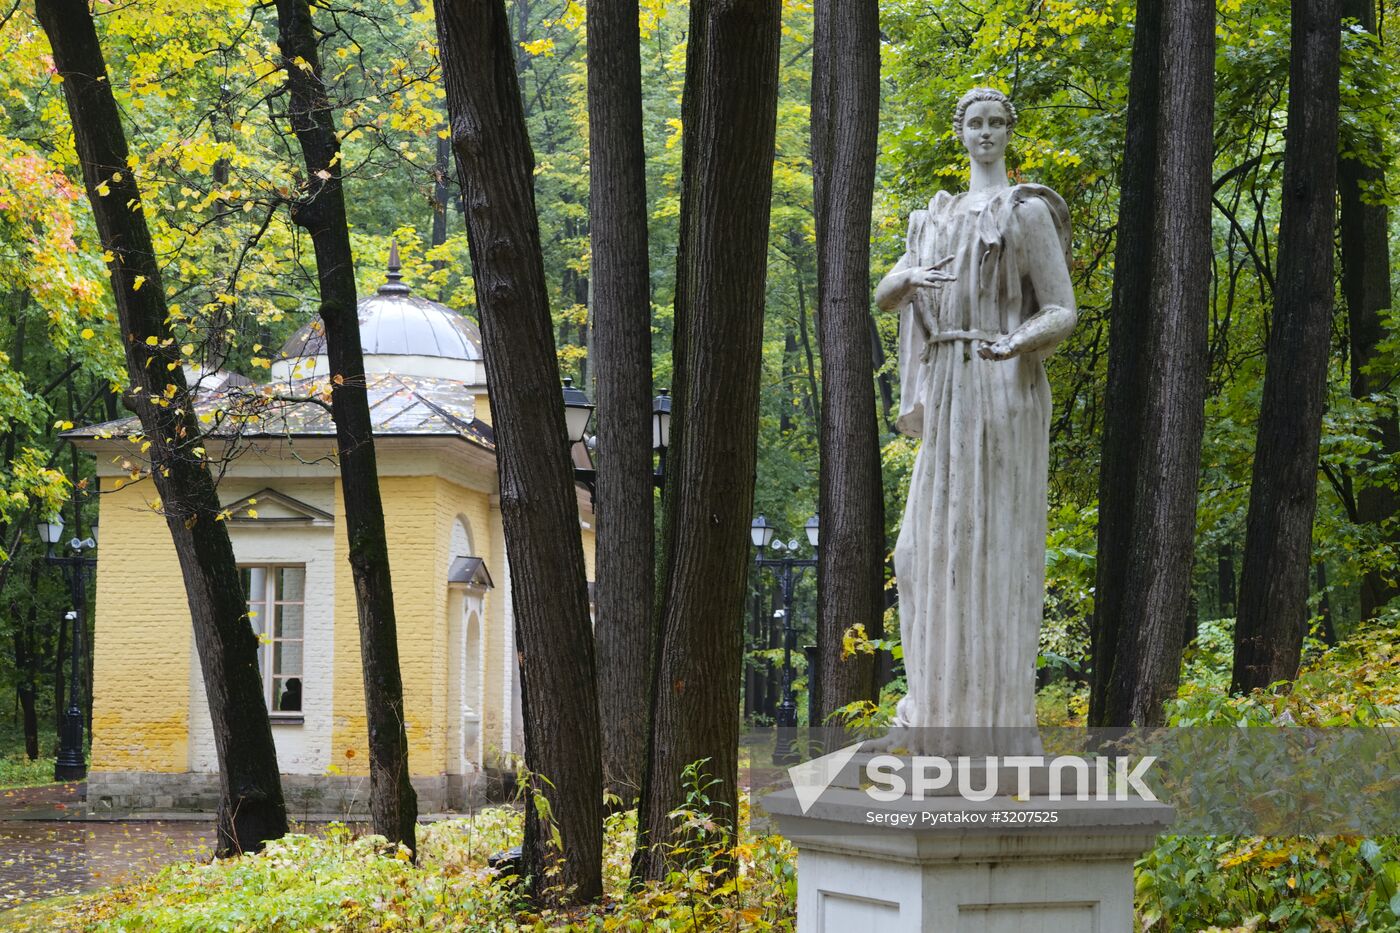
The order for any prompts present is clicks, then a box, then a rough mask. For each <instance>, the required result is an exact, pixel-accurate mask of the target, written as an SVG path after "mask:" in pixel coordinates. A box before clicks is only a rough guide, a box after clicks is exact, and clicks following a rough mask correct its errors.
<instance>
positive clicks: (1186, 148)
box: [1090, 0, 1215, 726]
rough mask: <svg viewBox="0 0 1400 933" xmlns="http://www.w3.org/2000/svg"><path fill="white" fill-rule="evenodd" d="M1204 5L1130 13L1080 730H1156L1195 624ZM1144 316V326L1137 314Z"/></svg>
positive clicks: (1207, 128) (1207, 248) (1176, 4)
mask: <svg viewBox="0 0 1400 933" xmlns="http://www.w3.org/2000/svg"><path fill="white" fill-rule="evenodd" d="M1214 28H1215V13H1214V7H1213V5H1212V4H1210V3H1208V2H1203V0H1164V2H1156V0H1145V2H1143V3H1141V4H1139V6H1138V12H1137V27H1136V30H1135V33H1136V34H1135V38H1134V42H1133V65H1132V77H1131V84H1130V86H1129V102H1128V116H1127V122H1128V128H1127V133H1128V135H1127V143H1126V145H1125V148H1124V155H1123V175H1122V180H1121V186H1120V187H1121V191H1122V195H1121V201H1120V204H1119V218H1120V223H1119V226H1118V255H1117V261H1116V266H1115V274H1114V285H1113V309H1112V323H1111V325H1110V326H1111V330H1110V337H1111V347H1110V354H1109V374H1108V390H1107V395H1108V397H1109V398H1111V399H1113V404H1112V405H1111V406H1109V409H1108V414H1107V417H1106V420H1105V425H1104V440H1103V460H1102V465H1101V473H1100V478H1099V542H1098V583H1097V589H1096V593H1097V602H1096V611H1095V617H1094V625H1093V642H1094V648H1093V653H1094V683H1093V688H1092V692H1091V696H1090V723H1091V724H1092V725H1096V726H1120V725H1129V724H1132V723H1137V724H1139V725H1156V724H1159V723H1160V722H1161V720H1162V703H1163V701H1165V700H1166V699H1167V698H1168V697H1170V696H1171V695H1173V694H1174V693H1175V690H1176V684H1177V679H1178V677H1179V676H1180V674H1179V668H1180V660H1181V649H1182V641H1183V634H1184V630H1185V626H1186V622H1187V618H1188V616H1189V614H1190V612H1191V605H1190V596H1191V569H1192V559H1193V555H1194V545H1195V541H1194V538H1195V528H1196V487H1197V479H1198V475H1199V472H1200V453H1201V434H1202V430H1203V426H1204V418H1205V413H1204V399H1205V388H1206V385H1205V375H1206V372H1205V366H1206V359H1207V357H1206V351H1207V346H1206V340H1207V327H1208V314H1209V308H1210V304H1209V301H1208V298H1209V287H1210V256H1211V229H1210V203H1211V202H1210V195H1211V151H1212V150H1211V146H1212V137H1211V132H1212V129H1211V116H1212V110H1213V104H1214V100H1213V97H1212V79H1213V73H1214V70H1213V69H1214V61H1215V34H1214ZM1144 312H1146V313H1144Z"/></svg>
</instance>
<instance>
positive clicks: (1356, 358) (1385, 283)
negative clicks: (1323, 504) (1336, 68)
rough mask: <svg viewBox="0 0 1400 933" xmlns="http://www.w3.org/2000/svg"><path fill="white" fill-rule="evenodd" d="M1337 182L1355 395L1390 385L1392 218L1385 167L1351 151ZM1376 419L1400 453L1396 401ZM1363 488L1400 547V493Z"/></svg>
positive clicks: (1389, 580) (1365, 507)
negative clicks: (1382, 366) (1386, 363)
mask: <svg viewBox="0 0 1400 933" xmlns="http://www.w3.org/2000/svg"><path fill="white" fill-rule="evenodd" d="M1342 15H1343V16H1345V17H1347V18H1349V19H1355V20H1356V21H1357V23H1358V25H1360V26H1361V28H1362V29H1364V30H1366V31H1367V32H1369V33H1371V34H1372V35H1373V36H1374V35H1375V33H1376V8H1375V4H1374V2H1373V0H1343V2H1342ZM1348 148H1354V149H1361V150H1363V151H1369V152H1371V153H1374V154H1375V155H1376V156H1377V157H1379V155H1380V153H1381V152H1383V151H1384V150H1383V148H1382V146H1381V142H1380V140H1377V139H1369V138H1368V139H1359V140H1353V141H1352V145H1351V146H1350V147H1348ZM1337 187H1338V188H1339V189H1340V194H1341V198H1340V204H1341V224H1340V228H1341V229H1340V233H1341V258H1342V297H1343V299H1344V300H1345V301H1346V306H1347V324H1348V327H1347V331H1348V336H1349V339H1350V344H1351V346H1350V349H1351V394H1352V397H1353V398H1357V399H1365V398H1369V397H1370V396H1371V394H1372V393H1373V392H1378V391H1384V390H1386V389H1387V388H1389V385H1390V379H1389V378H1388V377H1386V376H1385V375H1384V374H1372V373H1367V372H1366V368H1367V367H1368V365H1369V364H1370V363H1371V360H1372V359H1373V358H1374V357H1375V355H1376V350H1377V348H1378V347H1379V346H1380V344H1381V342H1382V341H1384V340H1386V339H1387V338H1388V337H1389V336H1390V335H1389V332H1388V330H1387V328H1386V327H1385V325H1384V323H1383V322H1382V320H1381V312H1383V311H1385V310H1387V309H1388V308H1389V307H1390V239H1389V230H1390V219H1389V211H1388V209H1387V208H1386V205H1385V204H1384V203H1380V202H1379V201H1378V199H1379V197H1380V194H1381V192H1382V191H1383V190H1384V188H1385V167H1384V166H1382V165H1376V164H1367V163H1365V162H1362V161H1361V160H1360V159H1359V158H1355V157H1346V158H1343V159H1342V160H1341V161H1340V162H1339V163H1338V166H1337ZM1383 404H1385V405H1386V407H1385V409H1384V410H1383V411H1382V412H1381V413H1380V414H1379V416H1378V417H1377V418H1376V420H1375V422H1374V429H1375V432H1376V435H1377V438H1378V440H1379V441H1380V450H1379V452H1378V453H1379V455H1380V458H1381V459H1390V458H1392V457H1394V456H1395V455H1396V454H1400V422H1397V419H1396V413H1395V408H1394V402H1385V403H1383ZM1358 485H1359V487H1360V488H1359V490H1358V492H1357V495H1356V510H1357V519H1358V520H1359V521H1360V522H1361V523H1362V524H1366V525H1372V526H1376V527H1377V528H1378V529H1379V530H1380V534H1381V536H1382V539H1383V540H1385V541H1386V542H1388V543H1389V545H1390V547H1391V548H1392V549H1400V529H1397V528H1395V527H1393V526H1391V527H1387V525H1388V523H1390V520H1391V518H1392V517H1393V516H1394V515H1395V512H1396V510H1397V508H1400V493H1397V492H1396V491H1395V490H1394V489H1391V488H1390V487H1389V486H1387V485H1385V484H1383V483H1369V482H1364V481H1363V482H1361V483H1359V484H1358ZM1397 572H1400V571H1397V569H1396V568H1390V569H1389V575H1388V576H1387V575H1386V574H1383V573H1380V572H1377V571H1375V570H1371V571H1368V572H1367V573H1366V576H1365V577H1364V578H1363V580H1362V583H1361V618H1362V620H1363V621H1364V620H1366V619H1372V618H1375V615H1376V611H1377V610H1378V609H1380V608H1381V607H1382V606H1384V605H1385V604H1386V603H1387V602H1389V601H1390V600H1391V599H1392V598H1393V597H1394V596H1395V594H1396V592H1397V587H1396V583H1395V576H1396V574H1397Z"/></svg>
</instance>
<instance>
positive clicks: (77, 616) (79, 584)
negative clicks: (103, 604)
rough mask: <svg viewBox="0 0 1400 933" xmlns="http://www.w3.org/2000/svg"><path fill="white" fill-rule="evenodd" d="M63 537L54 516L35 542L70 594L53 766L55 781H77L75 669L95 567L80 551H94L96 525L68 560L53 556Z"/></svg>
mask: <svg viewBox="0 0 1400 933" xmlns="http://www.w3.org/2000/svg"><path fill="white" fill-rule="evenodd" d="M62 537H63V518H62V516H57V515H56V516H54V517H53V518H51V519H49V520H48V521H46V522H40V523H39V538H40V539H41V540H42V541H43V542H44V545H45V553H44V560H46V561H48V562H49V563H50V564H56V565H58V566H59V567H62V568H63V575H64V576H65V577H67V578H68V586H69V587H70V589H71V590H72V595H73V608H72V610H70V611H69V612H68V613H67V614H66V615H65V616H64V619H65V621H69V622H72V623H73V637H72V646H73V657H72V660H71V661H70V663H69V677H70V679H69V681H68V708H67V709H66V710H64V711H63V725H62V728H61V729H60V730H59V736H58V760H57V761H56V762H55V763H54V769H53V777H54V780H55V781H81V780H82V779H83V778H85V777H87V759H86V758H85V757H84V756H83V710H82V706H81V705H80V704H79V703H78V665H79V663H80V661H79V659H80V658H81V657H82V644H83V641H82V639H83V622H84V620H85V619H86V618H87V572H88V570H89V568H92V567H96V566H97V559H96V558H94V557H84V556H83V552H84V551H90V550H93V549H94V548H96V547H97V523H96V522H94V523H93V526H92V532H91V533H90V534H89V535H88V537H86V538H76V537H75V538H73V539H72V540H70V541H69V542H68V547H69V548H71V549H72V550H73V553H72V554H71V555H68V556H63V555H61V554H55V553H54V550H53V549H54V545H56V544H58V542H59V539H60V538H62Z"/></svg>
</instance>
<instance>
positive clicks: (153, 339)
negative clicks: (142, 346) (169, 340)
mask: <svg viewBox="0 0 1400 933" xmlns="http://www.w3.org/2000/svg"><path fill="white" fill-rule="evenodd" d="M158 343H160V340H159V339H158V338H157V337H156V336H155V335H154V334H152V335H151V336H149V337H147V338H146V346H148V347H154V346H155V345H156V344H158Z"/></svg>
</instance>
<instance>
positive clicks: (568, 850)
mask: <svg viewBox="0 0 1400 933" xmlns="http://www.w3.org/2000/svg"><path fill="white" fill-rule="evenodd" d="M436 9H437V28H438V40H439V48H440V49H441V50H442V67H443V75H444V77H445V79H446V83H447V104H448V110H449V112H450V113H451V115H452V141H453V149H454V151H455V152H456V154H457V165H458V169H459V171H460V173H461V184H462V199H463V202H464V203H465V205H466V208H467V235H468V241H469V243H470V247H471V260H472V268H473V270H474V273H475V284H476V295H477V303H478V305H479V307H480V309H481V332H482V338H483V343H484V345H485V351H486V373H487V378H488V381H489V385H490V390H491V412H492V415H493V416H494V417H493V421H494V425H495V430H496V440H497V451H498V452H497V461H498V463H499V466H500V489H501V518H502V523H503V525H504V531H505V539H506V550H507V553H508V555H509V557H510V569H511V592H512V597H513V600H514V608H515V630H516V644H517V647H518V650H519V652H520V673H521V678H522V689H521V697H522V702H521V705H522V708H523V712H524V718H525V763H526V766H527V767H528V768H529V769H530V771H531V772H532V774H533V775H535V776H536V777H537V778H538V780H537V781H536V782H535V783H534V784H533V789H534V791H535V792H536V793H539V794H543V796H544V797H545V798H546V799H547V800H548V801H549V810H548V817H546V816H545V814H544V812H543V811H542V810H541V809H540V808H538V807H536V806H528V807H527V808H526V821H525V845H524V859H523V860H524V874H526V875H527V876H528V877H529V878H530V881H531V885H532V890H533V891H534V893H535V894H536V895H537V896H543V897H545V898H546V899H553V900H558V901H576V902H582V901H590V900H593V899H595V898H597V897H598V896H599V895H601V893H602V845H603V811H602V796H603V795H602V769H601V761H600V759H601V752H600V738H599V728H598V694H597V685H596V680H595V678H596V669H595V666H594V657H593V632H592V628H591V625H590V623H589V619H588V593H587V589H586V587H585V585H584V565H583V544H582V540H581V538H580V535H579V518H578V502H577V497H576V494H575V491H574V484H573V472H572V465H571V463H570V461H569V459H568V455H567V448H568V442H567V436H566V434H565V429H564V408H563V403H562V400H561V396H560V388H559V386H560V382H559V364H558V360H557V358H556V356H555V352H554V340H553V335H552V325H551V323H550V317H549V299H548V293H547V291H546V289H545V279H544V262H543V259H542V258H541V255H540V236H539V222H538V219H537V217H536V215H535V192H534V185H533V173H534V154H533V153H532V152H531V150H530V140H529V137H528V135H527V133H526V129H525V117H524V113H523V111H522V109H521V102H520V89H519V83H518V80H517V78H516V74H515V67H514V62H513V61H512V58H511V36H510V30H509V28H508V26H507V22H506V12H505V7H504V5H503V3H502V2H501V0H444V2H441V3H439V4H438V5H437V8H436ZM546 819H548V820H549V821H550V823H552V827H553V828H555V829H557V830H558V832H559V835H560V838H561V840H562V844H563V848H562V852H561V851H558V850H554V849H552V848H551V831H550V830H551V826H550V825H548V824H546V822H545V820H546ZM546 869H549V870H552V871H553V870H557V872H558V873H557V874H555V875H553V876H551V877H549V878H546V876H545V871H546ZM546 884H548V885H550V886H551V887H552V886H554V885H558V888H555V889H553V890H552V891H546V890H545V886H546Z"/></svg>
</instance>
